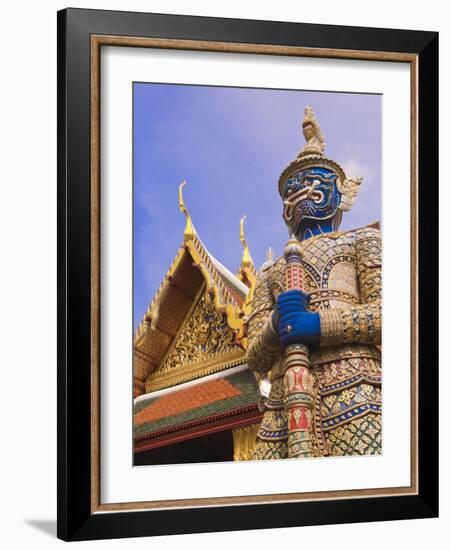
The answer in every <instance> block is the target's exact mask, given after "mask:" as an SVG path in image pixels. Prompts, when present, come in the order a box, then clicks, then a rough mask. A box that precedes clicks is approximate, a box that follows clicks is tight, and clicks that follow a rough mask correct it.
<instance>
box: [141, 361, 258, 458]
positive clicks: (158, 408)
mask: <svg viewBox="0 0 450 550" xmlns="http://www.w3.org/2000/svg"><path fill="white" fill-rule="evenodd" d="M184 386H187V387H181V388H180V389H176V388H171V389H170V390H168V391H163V392H156V394H155V397H153V398H151V396H149V397H150V398H149V399H142V398H138V399H136V400H135V406H134V438H135V442H136V443H138V448H139V442H140V441H141V442H144V440H145V448H149V446H157V445H158V442H159V444H161V443H163V444H167V443H168V442H169V440H170V439H176V440H181V439H185V438H190V437H192V434H193V433H195V434H196V435H202V434H203V433H204V431H205V430H207V431H208V433H211V432H213V431H220V430H222V429H224V428H226V429H228V428H229V427H230V426H235V425H236V426H237V425H247V424H248V423H251V422H255V421H256V419H259V417H260V416H261V414H260V412H259V410H258V400H259V395H260V394H259V390H258V384H257V382H256V379H255V377H254V375H253V373H252V372H250V371H249V370H248V367H247V366H246V365H243V366H241V367H237V368H235V369H232V370H231V371H230V373H229V374H227V373H226V372H224V373H220V376H219V377H217V378H214V379H212V380H211V379H209V380H208V379H207V380H205V381H204V382H197V383H194V385H192V383H190V384H185V385H184ZM160 438H161V439H160ZM141 450H142V449H141Z"/></svg>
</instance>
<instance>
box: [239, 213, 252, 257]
mask: <svg viewBox="0 0 450 550" xmlns="http://www.w3.org/2000/svg"><path fill="white" fill-rule="evenodd" d="M246 217H247V216H246V215H244V216H242V218H241V223H240V231H239V238H240V239H241V243H242V244H243V246H244V251H243V253H242V262H241V265H242V266H243V267H250V266H252V265H253V260H252V257H251V256H250V250H249V249H248V244H247V240H246V239H245V233H244V221H245V218H246Z"/></svg>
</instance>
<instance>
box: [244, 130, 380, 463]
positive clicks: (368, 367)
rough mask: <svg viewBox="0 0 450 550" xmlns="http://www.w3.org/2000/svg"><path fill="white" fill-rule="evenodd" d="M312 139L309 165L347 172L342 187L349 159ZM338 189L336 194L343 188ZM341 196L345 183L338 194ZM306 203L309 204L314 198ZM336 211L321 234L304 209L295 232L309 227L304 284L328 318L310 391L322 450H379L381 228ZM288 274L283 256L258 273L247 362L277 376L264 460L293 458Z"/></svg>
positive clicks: (316, 445)
mask: <svg viewBox="0 0 450 550" xmlns="http://www.w3.org/2000/svg"><path fill="white" fill-rule="evenodd" d="M314 122H315V119H314ZM305 137H306V136H305ZM311 141H312V140H310V141H309V142H308V143H307V145H306V146H305V148H306V147H309V149H308V151H307V155H308V156H306V155H305V156H304V158H306V160H307V162H308V163H309V164H308V166H307V167H306V169H307V171H308V173H310V172H311V167H312V166H314V163H316V164H320V166H323V165H326V164H327V165H328V166H329V167H330V166H331V168H332V169H333V170H334V172H335V173H336V174H337V175H339V176H340V178H341V181H340V182H339V180H338V182H337V183H334V185H335V186H338V185H339V184H340V189H341V190H342V189H343V187H344V185H343V184H342V181H343V178H344V177H345V176H344V174H343V173H342V172H341V171H340V170H337V169H336V167H337V168H340V167H339V165H337V164H336V163H333V161H327V159H323V157H322V156H321V155H322V152H323V147H322V149H320V150H319V151H318V154H317V155H315V156H314V151H313V153H311V151H310V149H311ZM313 145H314V143H313ZM311 155H313V156H311ZM319 161H320V163H319ZM295 162H297V165H298V164H300V167H299V168H300V169H302V168H304V167H303V166H301V163H302V158H300V161H299V160H297V161H294V163H293V164H295ZM303 163H304V160H303ZM304 164H305V163H304ZM294 168H298V166H297V167H296V166H294ZM291 172H292V170H291ZM304 173H305V171H304ZM287 176H289V174H287ZM287 176H286V175H285V176H283V175H282V178H280V182H281V184H282V186H284V187H283V191H284V189H285V188H286V187H287V186H288V185H289V183H290V181H292V177H291V176H289V177H290V178H291V180H289V178H288V177H287ZM315 177H316V176H315ZM299 179H300V178H299ZM286 181H287V185H285V183H286ZM315 181H317V180H315ZM345 181H346V182H348V181H357V184H358V185H359V184H360V180H345ZM307 185H309V187H306V191H308V190H311V189H313V192H314V190H316V189H318V187H319V185H318V183H315V184H314V185H310V184H307ZM319 190H320V189H319ZM306 191H305V192H304V191H303V189H302V188H300V191H296V193H297V194H298V195H300V194H301V193H303V196H307V198H309V197H310V196H311V192H310V191H308V193H306ZM332 192H336V193H337V191H336V187H335V188H334V189H333V190H332ZM355 194H356V193H355ZM282 196H283V193H282ZM313 198H314V197H313ZM352 198H354V195H353V197H352ZM318 201H319V198H318V199H317V202H318ZM299 202H300V201H299ZM342 202H343V201H342V195H341V193H340V192H339V193H338V201H337V203H338V204H342ZM285 204H286V201H285ZM329 204H331V202H330V201H329ZM297 206H298V204H297V203H292V204H291V203H289V204H288V206H287V208H291V210H292V209H295V208H296V207H297ZM301 206H302V209H303V212H304V211H305V204H303V205H301ZM298 211H300V209H298ZM289 215H290V214H289V212H288V216H286V215H285V221H287V222H288V221H290V219H291V218H293V217H294V216H291V217H290V218H289ZM325 217H326V216H325ZM286 218H288V219H286ZM314 219H318V218H317V217H316V218H314ZM330 220H331V222H332V224H331V223H330V224H329V227H328V228H327V232H322V229H321V227H320V226H319V224H316V225H317V227H318V228H319V231H318V232H317V233H314V232H313V231H312V229H311V228H314V227H316V226H314V225H312V224H311V222H310V220H307V221H308V224H309V225H307V224H305V220H304V218H302V214H301V213H300V214H299V215H298V216H297V219H296V220H295V224H296V228H295V229H296V234H297V235H299V234H300V233H301V232H302V231H303V234H301V235H300V238H299V241H300V242H299V246H300V250H301V266H302V268H303V278H304V288H303V291H304V292H305V293H308V295H309V297H310V301H309V308H308V310H309V311H310V312H315V313H317V314H318V315H319V318H320V340H319V344H318V346H317V347H315V348H314V349H311V350H310V357H309V360H310V364H311V372H312V374H313V380H314V387H313V388H312V391H311V393H312V395H313V407H312V412H313V419H312V423H311V425H312V440H313V454H314V456H338V455H362V454H364V455H366V454H379V453H381V353H380V347H379V346H380V344H381V235H380V231H379V229H378V226H377V225H376V224H375V225H372V226H366V227H362V228H359V229H356V230H352V231H346V232H339V231H336V229H335V226H336V225H338V223H336V209H335V210H334V211H333V212H332V215H331V216H329V218H328V221H330ZM338 221H340V219H339V220H338ZM305 227H307V228H308V229H307V231H310V235H309V236H308V238H305V236H304V231H305ZM322 227H324V226H322ZM291 229H292V228H291ZM284 273H285V259H284V258H280V259H278V260H277V261H273V260H272V261H268V262H266V264H264V265H263V267H262V268H261V269H260V271H259V273H258V277H257V284H256V288H255V292H254V296H253V301H252V307H251V311H250V314H249V317H248V320H247V327H248V350H247V361H248V365H249V367H250V368H251V369H252V370H253V371H255V372H256V373H258V376H261V377H264V376H268V377H269V378H270V382H271V389H270V394H269V396H268V397H267V398H266V400H265V403H264V416H263V420H262V423H261V425H260V428H259V432H258V436H257V443H256V449H255V452H254V459H260V460H262V459H278V458H286V457H287V438H288V423H287V413H286V401H285V398H286V387H285V386H286V380H284V370H285V356H284V352H283V350H282V348H281V346H280V338H279V334H278V332H277V329H276V323H274V311H276V303H277V297H278V295H279V294H280V293H282V292H285V291H286V290H287V289H286V288H284V286H285V283H284V281H285V278H284Z"/></svg>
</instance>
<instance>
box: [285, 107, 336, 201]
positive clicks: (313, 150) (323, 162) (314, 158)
mask: <svg viewBox="0 0 450 550" xmlns="http://www.w3.org/2000/svg"><path fill="white" fill-rule="evenodd" d="M302 130H303V136H304V138H305V141H306V143H305V145H304V146H303V148H302V149H301V150H300V152H299V153H298V155H297V157H296V158H295V160H293V161H292V162H291V163H290V164H289V166H287V167H286V168H285V169H284V170H283V172H282V173H281V176H280V179H279V181H278V190H279V192H280V195H281V196H282V197H284V192H285V184H286V181H287V180H288V179H289V177H290V176H291V175H292V174H293V173H294V172H297V171H298V170H303V169H305V168H328V169H331V170H333V171H334V172H336V173H337V175H338V177H339V179H340V180H341V181H342V182H344V181H345V180H346V176H345V173H344V170H343V169H342V167H341V166H340V165H339V164H338V163H337V162H336V161H334V160H331V159H328V158H326V157H325V155H324V152H325V146H326V144H325V140H324V137H323V134H322V130H321V128H320V126H319V123H318V122H317V120H316V116H315V114H314V111H313V109H312V107H311V106H310V105H307V106H306V107H305V116H304V118H303V123H302Z"/></svg>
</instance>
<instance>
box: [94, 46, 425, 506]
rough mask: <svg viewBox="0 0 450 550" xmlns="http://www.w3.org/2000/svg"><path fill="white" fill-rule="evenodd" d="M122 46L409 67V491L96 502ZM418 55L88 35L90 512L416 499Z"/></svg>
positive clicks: (364, 491)
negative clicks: (110, 191) (103, 144)
mask: <svg viewBox="0 0 450 550" xmlns="http://www.w3.org/2000/svg"><path fill="white" fill-rule="evenodd" d="M101 46H126V47H143V48H165V49H186V50H199V51H217V52H232V53H250V54H263V55H264V54H265V55H281V56H283V55H286V56H299V57H319V58H333V59H362V60H373V61H395V62H405V63H409V64H410V66H411V169H412V171H411V226H412V227H411V251H412V256H411V260H412V261H411V279H412V285H411V294H412V296H411V299H412V308H411V312H412V313H413V315H412V318H411V326H412V331H411V341H412V342H411V344H412V345H411V351H412V354H411V382H412V383H411V484H410V486H408V487H388V488H381V489H356V490H348V491H323V492H314V493H282V494H270V495H268V494H265V495H256V496H248V495H246V496H231V497H212V498H195V499H178V500H159V501H145V502H120V503H113V504H101V503H100V446H99V441H100V432H99V430H100V422H99V400H100V396H99V369H100V362H99V342H100V327H99V318H100V316H99V313H100V285H99V281H100V279H99V277H100V261H99V260H100V256H99V252H100V219H99V217H100V200H99V198H100V172H99V167H100V149H99V143H100V105H99V102H100V95H99V93H100V47H101ZM417 94H418V56H417V55H416V54H407V53H402V52H373V51H359V50H357V51H355V50H339V49H333V48H304V47H297V46H274V45H267V44H241V43H233V42H210V41H193V40H175V39H161V38H140V37H127V36H111V35H91V262H92V263H91V343H92V345H91V350H92V352H91V353H92V355H91V361H92V363H91V372H92V378H91V379H92V386H91V388H92V393H91V511H92V513H104V512H112V511H131V510H155V509H174V508H187V507H189V508H193V507H203V506H227V505H239V504H258V503H259V504H265V503H277V502H300V501H301V502H308V501H317V500H341V499H347V498H367V497H373V498H379V497H386V496H402V495H417V494H418V457H417V452H418V446H417V445H418V431H417V430H418V424H417V414H418V409H417V400H418V391H419V389H418V322H417V318H418V317H417V314H418V302H417V291H418V225H417V222H418V218H417V216H418V209H417V200H418V188H417V182H418V180H417V169H418V159H417V144H418V125H417V101H418V96H417Z"/></svg>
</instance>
